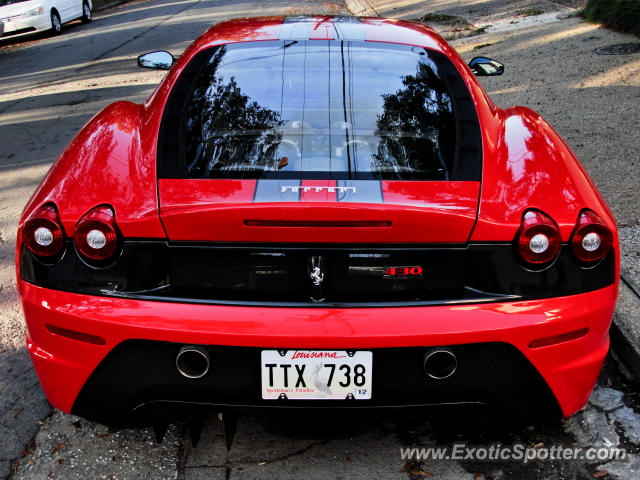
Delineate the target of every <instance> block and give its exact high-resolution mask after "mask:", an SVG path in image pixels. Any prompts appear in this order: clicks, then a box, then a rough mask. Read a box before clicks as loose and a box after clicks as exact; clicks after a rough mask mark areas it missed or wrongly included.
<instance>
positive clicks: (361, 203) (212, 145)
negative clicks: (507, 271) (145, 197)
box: [158, 40, 482, 243]
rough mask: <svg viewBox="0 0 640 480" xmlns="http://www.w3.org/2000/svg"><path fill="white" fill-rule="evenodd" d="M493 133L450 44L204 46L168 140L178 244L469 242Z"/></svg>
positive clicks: (167, 119) (172, 229) (164, 156)
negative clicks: (485, 142)
mask: <svg viewBox="0 0 640 480" xmlns="http://www.w3.org/2000/svg"><path fill="white" fill-rule="evenodd" d="M481 170H482V141H481V137H480V129H479V126H478V120H477V114H476V111H475V108H474V106H473V102H472V100H471V97H470V95H469V92H468V90H467V88H466V85H465V84H464V81H463V80H462V78H461V76H460V74H459V73H458V71H457V70H456V68H455V66H454V65H453V64H452V63H451V61H450V60H449V59H448V58H447V57H446V56H445V55H444V54H442V53H439V52H435V51H432V50H428V49H424V48H418V47H411V46H406V45H395V44H385V43H380V42H364V41H346V40H308V41H302V40H301V41H296V40H283V41H264V42H247V43H240V44H233V45H224V46H219V47H215V48H211V49H208V50H206V51H203V52H200V53H199V54H198V55H196V56H195V57H194V59H193V60H192V61H191V63H190V64H189V65H188V66H187V67H186V69H185V71H184V72H183V74H182V76H181V78H180V79H179V81H178V82H177V84H176V86H175V87H174V90H173V92H172V93H171V95H170V98H169V100H168V103H167V107H166V110H165V113H164V116H163V120H162V125H161V128H160V135H159V141H158V178H159V179H158V181H159V194H160V211H161V217H162V221H163V223H164V225H165V228H166V230H167V234H168V236H169V238H170V239H171V240H185V241H245V242H264V241H267V242H322V243H327V242H329V243H331V242H352V243H370V242H376V243H380V242H385V243H414V242H427V243H464V242H466V241H467V239H468V238H469V235H470V233H471V229H472V228H473V224H474V222H475V219H476V214H477V204H478V197H479V189H480V175H481Z"/></svg>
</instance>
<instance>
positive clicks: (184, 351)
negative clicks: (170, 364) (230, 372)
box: [176, 345, 211, 378]
mask: <svg viewBox="0 0 640 480" xmlns="http://www.w3.org/2000/svg"><path fill="white" fill-rule="evenodd" d="M210 363H211V362H210V359H209V352H207V350H206V349H205V348H202V347H195V346H193V345H185V346H184V347H182V348H181V349H180V351H179V352H178V355H177V356H176V368H177V369H178V372H180V374H181V375H182V376H183V377H187V378H202V377H204V376H205V375H206V374H207V372H208V371H209V365H210Z"/></svg>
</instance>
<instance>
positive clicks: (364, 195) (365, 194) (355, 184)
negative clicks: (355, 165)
mask: <svg viewBox="0 0 640 480" xmlns="http://www.w3.org/2000/svg"><path fill="white" fill-rule="evenodd" d="M336 191H337V195H338V201H339V202H361V203H384V200H383V196H382V182H381V181H379V180H338V183H337V186H336Z"/></svg>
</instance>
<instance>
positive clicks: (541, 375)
mask: <svg viewBox="0 0 640 480" xmlns="http://www.w3.org/2000/svg"><path fill="white" fill-rule="evenodd" d="M138 61H139V64H140V65H141V66H146V67H152V68H164V69H168V70H169V71H168V73H167V75H166V77H165V78H164V80H163V81H162V83H161V84H160V86H159V87H158V88H157V90H156V91H155V92H154V93H153V94H152V95H151V97H150V98H149V100H148V101H147V102H146V103H144V104H143V105H137V104H133V103H130V102H118V103H115V104H113V105H111V106H109V107H107V108H105V109H104V110H103V111H102V112H100V113H99V114H98V115H97V116H96V117H95V118H93V119H92V120H91V121H90V122H89V123H88V124H87V125H86V126H85V127H84V128H83V129H82V130H81V131H80V133H79V134H78V135H77V136H76V137H75V139H74V140H73V141H72V142H71V143H70V145H69V146H68V147H67V148H66V150H65V151H64V152H63V153H62V155H61V156H60V158H59V159H58V160H57V161H56V163H55V164H54V165H53V167H52V169H51V170H50V172H49V173H48V174H47V176H46V178H45V179H44V180H43V181H42V183H41V184H40V186H39V188H38V189H37V190H36V192H35V193H34V195H33V197H32V198H31V200H30V201H29V203H28V204H27V206H26V208H25V210H24V214H23V216H22V220H21V222H20V228H19V233H18V242H17V252H16V265H17V270H18V286H19V291H20V295H21V298H22V305H23V308H24V313H25V317H26V323H27V345H28V349H29V352H30V353H31V358H32V360H33V363H34V365H35V368H36V371H37V373H38V376H39V378H40V381H41V383H42V386H43V389H44V391H45V393H46V395H47V397H48V399H49V400H50V401H51V403H52V404H53V405H54V406H55V407H57V408H59V409H61V410H63V411H65V412H71V413H74V414H77V415H80V416H83V417H86V418H89V419H92V420H95V421H98V422H102V423H105V424H116V425H123V424H127V423H132V422H134V420H133V419H140V418H142V419H144V421H145V422H152V423H155V424H156V426H157V427H158V430H159V431H160V434H161V431H162V424H163V423H164V424H166V421H168V419H170V418H171V415H172V414H173V413H167V410H169V411H170V412H174V413H175V412H180V411H182V412H184V411H187V412H192V411H194V410H193V407H194V406H198V407H200V406H202V407H213V408H227V409H229V408H234V407H305V408H306V407H323V408H324V407H346V408H347V407H387V406H419V405H436V404H452V403H453V404H456V403H460V404H466V403H479V404H488V405H494V406H497V407H498V408H502V409H503V410H504V411H505V412H508V413H509V414H513V415H521V414H525V415H529V416H530V415H545V416H546V415H556V416H568V415H571V414H572V413H574V412H575V411H576V410H578V409H580V408H581V407H582V406H583V405H584V404H585V402H586V401H587V398H588V397H589V394H590V392H591V389H592V388H593V385H594V382H595V381H596V377H597V376H598V373H599V371H600V368H601V365H602V363H603V360H604V357H605V355H606V353H607V350H608V347H609V336H608V330H609V325H610V322H611V318H612V314H613V310H614V306H615V302H616V297H617V291H618V273H619V251H618V236H617V231H616V225H615V221H614V218H613V216H612V214H611V212H610V210H609V208H608V207H607V205H606V203H605V202H604V200H603V199H602V197H601V196H600V195H599V193H598V191H597V189H596V187H595V186H594V184H593V183H592V181H591V180H590V179H589V177H588V175H587V174H586V172H585V171H584V169H583V167H582V166H581V165H580V163H579V162H578V160H577V159H576V157H575V156H574V154H573V153H572V152H571V150H570V149H569V147H567V145H566V144H565V143H564V142H563V141H562V139H561V138H560V137H559V136H558V134H557V133H556V132H555V131H554V130H553V129H552V128H551V127H550V126H549V124H547V123H546V122H545V121H544V120H543V119H542V118H541V117H540V116H539V115H538V114H536V113H535V112H533V111H532V110H530V109H528V108H525V107H513V108H509V109H506V110H502V109H500V108H498V107H496V105H495V104H494V103H493V102H492V101H491V99H490V98H489V97H488V96H487V94H486V93H485V91H484V90H483V89H482V87H481V86H480V84H479V83H478V81H477V80H476V78H475V77H476V76H477V75H495V74H500V73H502V71H503V66H502V65H501V64H500V63H498V62H496V61H493V60H491V59H487V58H482V57H481V58H475V59H474V60H472V61H471V63H470V64H469V65H466V64H465V63H464V62H463V60H462V59H461V58H460V56H459V55H458V54H457V53H456V52H455V51H454V50H453V49H452V48H451V47H450V46H449V45H448V44H447V43H446V42H445V41H444V40H443V39H442V38H440V37H439V36H438V35H437V34H436V33H435V32H434V31H433V30H431V29H430V28H428V27H427V26H425V25H422V24H418V23H412V22H404V21H399V20H387V19H379V18H353V17H269V18H250V19H239V20H233V21H228V22H223V23H220V24H218V25H216V26H214V27H212V28H211V29H210V30H208V31H207V32H206V33H205V34H204V35H203V36H201V37H200V38H199V39H198V40H196V41H195V43H193V45H191V46H190V47H189V48H188V49H187V50H186V51H185V52H184V54H183V55H182V56H181V57H180V58H179V59H177V60H176V59H174V58H173V57H172V56H171V55H170V54H169V53H167V52H153V53H150V54H146V55H143V56H141V57H139V59H138ZM474 74H475V75H474ZM228 411H231V410H228ZM176 414H177V413H176ZM135 421H139V420H135Z"/></svg>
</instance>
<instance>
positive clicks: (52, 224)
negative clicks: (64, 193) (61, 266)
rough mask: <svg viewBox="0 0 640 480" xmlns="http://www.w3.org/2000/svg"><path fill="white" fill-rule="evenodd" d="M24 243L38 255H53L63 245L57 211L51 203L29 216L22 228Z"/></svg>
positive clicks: (62, 233) (62, 235) (62, 234)
mask: <svg viewBox="0 0 640 480" xmlns="http://www.w3.org/2000/svg"><path fill="white" fill-rule="evenodd" d="M22 235H23V238H24V244H25V245H26V246H27V248H28V249H29V250H31V251H32V252H33V253H34V254H36V255H37V256H39V257H54V256H56V255H57V254H58V253H60V251H61V250H62V247H64V231H63V230H62V226H61V222H60V217H59V216H58V211H57V210H56V207H54V206H53V205H44V206H43V207H40V209H38V211H36V213H35V214H34V215H33V216H32V217H31V218H29V220H27V221H26V223H25V224H24V228H23V230H22Z"/></svg>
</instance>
